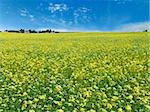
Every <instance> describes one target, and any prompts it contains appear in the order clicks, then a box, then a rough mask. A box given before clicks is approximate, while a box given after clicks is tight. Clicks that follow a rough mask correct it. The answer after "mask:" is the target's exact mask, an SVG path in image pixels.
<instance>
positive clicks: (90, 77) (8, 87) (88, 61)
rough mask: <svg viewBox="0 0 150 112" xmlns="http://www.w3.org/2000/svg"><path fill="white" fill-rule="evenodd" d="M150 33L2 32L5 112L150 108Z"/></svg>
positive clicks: (1, 106) (0, 94)
mask: <svg viewBox="0 0 150 112" xmlns="http://www.w3.org/2000/svg"><path fill="white" fill-rule="evenodd" d="M148 62H149V37H148V33H59V34H16V33H0V112H9V111H10V112H20V111H21V112H149V111H150V106H149V105H150V92H149V90H150V87H149V83H150V76H149V73H148V70H149V63H148Z"/></svg>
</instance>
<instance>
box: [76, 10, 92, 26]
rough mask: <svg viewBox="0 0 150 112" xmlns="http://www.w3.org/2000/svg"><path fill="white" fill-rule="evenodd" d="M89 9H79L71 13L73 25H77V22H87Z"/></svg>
mask: <svg viewBox="0 0 150 112" xmlns="http://www.w3.org/2000/svg"><path fill="white" fill-rule="evenodd" d="M90 10H91V9H88V8H86V7H80V8H78V9H77V10H75V11H74V12H73V16H74V23H75V24H78V23H79V22H88V21H89V19H90V18H89V16H88V13H89V11H90Z"/></svg>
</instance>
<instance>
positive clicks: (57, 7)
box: [48, 3, 68, 13]
mask: <svg viewBox="0 0 150 112" xmlns="http://www.w3.org/2000/svg"><path fill="white" fill-rule="evenodd" d="M48 10H49V11H50V12H51V13H54V12H63V11H67V10H68V7H67V5H66V4H53V3H50V4H49V6H48Z"/></svg>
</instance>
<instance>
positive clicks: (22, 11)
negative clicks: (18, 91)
mask: <svg viewBox="0 0 150 112" xmlns="http://www.w3.org/2000/svg"><path fill="white" fill-rule="evenodd" d="M20 16H22V17H28V18H29V19H30V21H34V20H35V17H34V15H32V14H31V13H30V12H29V11H28V10H27V9H20Z"/></svg>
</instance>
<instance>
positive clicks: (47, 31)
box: [0, 29, 59, 33]
mask: <svg viewBox="0 0 150 112" xmlns="http://www.w3.org/2000/svg"><path fill="white" fill-rule="evenodd" d="M0 32H1V31H0ZM4 32H12V33H59V32H58V31H54V30H51V29H47V30H40V31H36V30H31V29H29V30H24V29H20V30H5V31H4Z"/></svg>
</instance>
